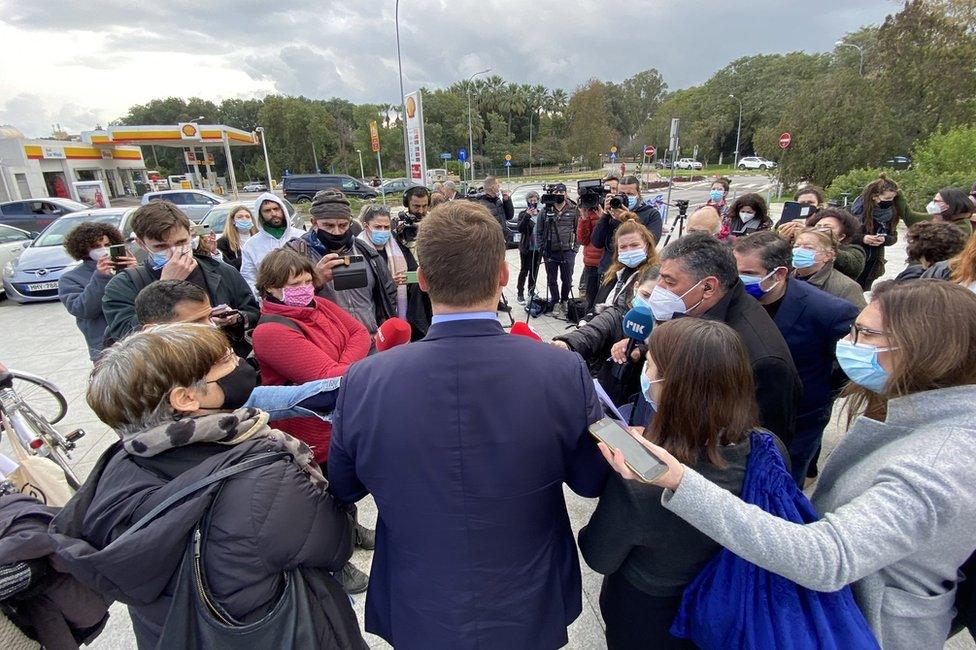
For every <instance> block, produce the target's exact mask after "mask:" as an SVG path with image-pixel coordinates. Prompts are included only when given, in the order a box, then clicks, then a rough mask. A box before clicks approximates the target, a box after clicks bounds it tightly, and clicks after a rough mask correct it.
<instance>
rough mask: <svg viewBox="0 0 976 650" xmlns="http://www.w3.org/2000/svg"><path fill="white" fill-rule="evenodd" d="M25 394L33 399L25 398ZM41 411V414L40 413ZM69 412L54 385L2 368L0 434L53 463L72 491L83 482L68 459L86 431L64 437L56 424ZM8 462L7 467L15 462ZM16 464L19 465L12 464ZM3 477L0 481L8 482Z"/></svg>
mask: <svg viewBox="0 0 976 650" xmlns="http://www.w3.org/2000/svg"><path fill="white" fill-rule="evenodd" d="M25 393H26V394H27V396H29V397H30V400H28V399H26V398H25ZM38 411H40V412H38ZM66 411H67V401H66V400H65V398H64V395H62V394H61V391H59V390H58V388H57V387H56V386H55V385H54V384H52V383H51V382H49V381H47V380H45V379H43V378H41V377H38V376H37V375H32V374H30V373H25V372H18V371H14V370H8V369H7V368H5V367H4V366H3V365H0V433H4V434H7V435H8V436H9V438H8V439H9V440H10V443H11V444H12V445H19V446H20V447H21V448H22V449H23V450H24V451H25V452H26V453H27V454H31V455H35V456H41V457H44V458H48V459H49V460H51V461H53V462H54V463H55V464H56V465H57V466H58V467H59V468H60V469H61V471H63V472H64V475H65V479H66V480H67V482H68V485H69V486H71V488H72V489H73V490H77V489H78V488H79V487H81V481H80V480H78V476H77V475H76V474H75V473H74V470H72V469H71V466H70V465H69V464H68V460H69V459H70V458H71V451H72V450H74V448H75V441H77V440H78V439H80V438H81V437H82V436H84V435H85V431H84V429H75V430H73V431H71V432H69V433H66V434H62V433H61V432H60V431H58V430H57V429H55V428H54V426H53V424H55V423H56V422H58V421H60V420H61V419H62V418H63V417H64V415H65V413H66ZM4 460H7V463H6V465H7V467H9V466H10V464H11V463H13V461H10V460H9V459H4ZM13 464H15V465H16V463H13ZM5 478H6V477H5V476H3V475H2V474H0V481H3V480H5Z"/></svg>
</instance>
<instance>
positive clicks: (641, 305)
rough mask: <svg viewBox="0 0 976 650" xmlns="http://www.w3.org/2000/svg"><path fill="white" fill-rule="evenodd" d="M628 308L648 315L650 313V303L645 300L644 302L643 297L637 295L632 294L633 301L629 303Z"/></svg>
mask: <svg viewBox="0 0 976 650" xmlns="http://www.w3.org/2000/svg"><path fill="white" fill-rule="evenodd" d="M630 306H631V307H633V308H634V309H636V310H637V311H642V312H645V313H648V314H650V313H652V312H651V303H650V302H648V301H647V300H644V297H643V296H642V295H640V294H639V293H635V294H634V299H633V300H632V301H631V302H630Z"/></svg>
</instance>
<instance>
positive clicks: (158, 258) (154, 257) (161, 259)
mask: <svg viewBox="0 0 976 650" xmlns="http://www.w3.org/2000/svg"><path fill="white" fill-rule="evenodd" d="M169 257H170V249H168V248H167V249H166V250H164V251H156V252H154V253H150V254H149V265H150V266H151V267H152V268H153V270H154V271H158V270H159V269H161V268H163V267H164V266H166V262H168V261H169Z"/></svg>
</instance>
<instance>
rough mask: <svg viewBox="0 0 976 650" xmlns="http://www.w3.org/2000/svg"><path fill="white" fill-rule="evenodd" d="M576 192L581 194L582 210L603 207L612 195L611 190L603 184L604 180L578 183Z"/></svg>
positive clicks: (580, 203)
mask: <svg viewBox="0 0 976 650" xmlns="http://www.w3.org/2000/svg"><path fill="white" fill-rule="evenodd" d="M576 191H577V192H579V206H580V208H582V209H584V210H595V209H596V208H598V207H600V206H601V205H603V201H604V199H605V198H606V196H607V194H609V193H610V188H609V187H607V186H606V185H604V184H603V179H602V178H594V179H591V180H585V181H579V182H577V183H576ZM617 207H620V206H617Z"/></svg>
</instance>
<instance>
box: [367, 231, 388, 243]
mask: <svg viewBox="0 0 976 650" xmlns="http://www.w3.org/2000/svg"><path fill="white" fill-rule="evenodd" d="M392 234H393V233H391V232H390V231H389V230H370V231H369V240H370V241H371V242H373V243H374V244H376V245H377V246H386V244H387V242H389V241H390V237H391V236H392Z"/></svg>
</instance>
